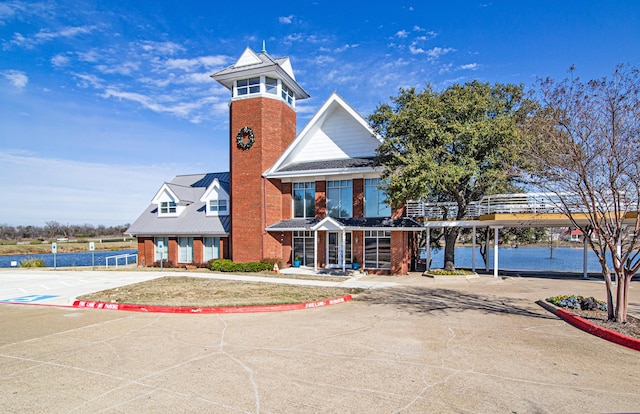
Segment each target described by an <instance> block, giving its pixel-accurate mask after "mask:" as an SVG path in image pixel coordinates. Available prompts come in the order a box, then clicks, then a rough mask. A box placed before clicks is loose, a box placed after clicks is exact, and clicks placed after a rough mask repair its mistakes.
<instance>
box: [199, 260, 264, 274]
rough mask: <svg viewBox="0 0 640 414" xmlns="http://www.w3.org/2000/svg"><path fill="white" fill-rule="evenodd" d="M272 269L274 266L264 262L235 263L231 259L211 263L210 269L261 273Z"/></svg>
mask: <svg viewBox="0 0 640 414" xmlns="http://www.w3.org/2000/svg"><path fill="white" fill-rule="evenodd" d="M272 268H273V265H272V264H269V263H263V262H246V263H234V262H233V261H231V260H229V259H215V260H211V261H210V262H209V269H210V270H212V271H215V272H261V271H263V270H271V269H272Z"/></svg>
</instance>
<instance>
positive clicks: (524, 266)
mask: <svg viewBox="0 0 640 414" xmlns="http://www.w3.org/2000/svg"><path fill="white" fill-rule="evenodd" d="M472 250H473V248H471V247H457V248H456V252H455V262H456V267H459V268H471V267H472V266H471V265H472V263H471V262H472ZM432 256H433V261H432V264H431V267H432V268H441V267H444V249H440V250H439V251H432ZM583 260H584V259H583V251H582V247H554V248H553V255H552V254H551V249H549V248H548V247H518V248H515V247H500V249H499V251H498V268H499V269H501V270H545V271H563V272H576V273H582V264H583ZM484 268H485V265H484V261H483V260H482V256H481V255H480V249H479V248H477V247H476V269H484ZM489 269H493V249H490V251H489ZM587 271H588V272H601V271H602V268H601V267H600V263H599V262H598V259H597V257H596V255H595V253H593V251H591V250H590V249H588V250H587Z"/></svg>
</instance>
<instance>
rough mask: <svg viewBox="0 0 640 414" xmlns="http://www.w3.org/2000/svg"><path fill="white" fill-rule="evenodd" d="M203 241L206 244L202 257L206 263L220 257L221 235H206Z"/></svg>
mask: <svg viewBox="0 0 640 414" xmlns="http://www.w3.org/2000/svg"><path fill="white" fill-rule="evenodd" d="M202 243H203V245H204V253H203V255H202V257H203V259H204V261H205V263H206V262H208V261H209V260H213V259H219V258H220V237H205V238H204V239H203V240H202Z"/></svg>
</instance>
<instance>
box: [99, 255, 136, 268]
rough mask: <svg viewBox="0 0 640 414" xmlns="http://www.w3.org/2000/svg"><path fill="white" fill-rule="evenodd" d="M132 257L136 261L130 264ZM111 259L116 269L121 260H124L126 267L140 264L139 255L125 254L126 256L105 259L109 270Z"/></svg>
mask: <svg viewBox="0 0 640 414" xmlns="http://www.w3.org/2000/svg"><path fill="white" fill-rule="evenodd" d="M130 257H134V258H135V260H134V261H133V262H131V263H130V262H129V258H130ZM109 259H113V261H114V263H115V267H118V261H119V260H120V259H124V266H128V265H130V264H137V263H138V253H125V254H119V255H116V256H107V257H106V258H105V265H106V266H105V267H106V268H107V269H108V268H109Z"/></svg>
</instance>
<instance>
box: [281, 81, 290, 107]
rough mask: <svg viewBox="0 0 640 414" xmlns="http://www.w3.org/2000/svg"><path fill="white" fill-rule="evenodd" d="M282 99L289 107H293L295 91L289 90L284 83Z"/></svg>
mask: <svg viewBox="0 0 640 414" xmlns="http://www.w3.org/2000/svg"><path fill="white" fill-rule="evenodd" d="M282 99H284V100H285V101H287V102H288V103H289V105H293V91H292V90H291V89H289V88H288V87H287V86H286V85H285V84H284V83H283V84H282Z"/></svg>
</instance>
